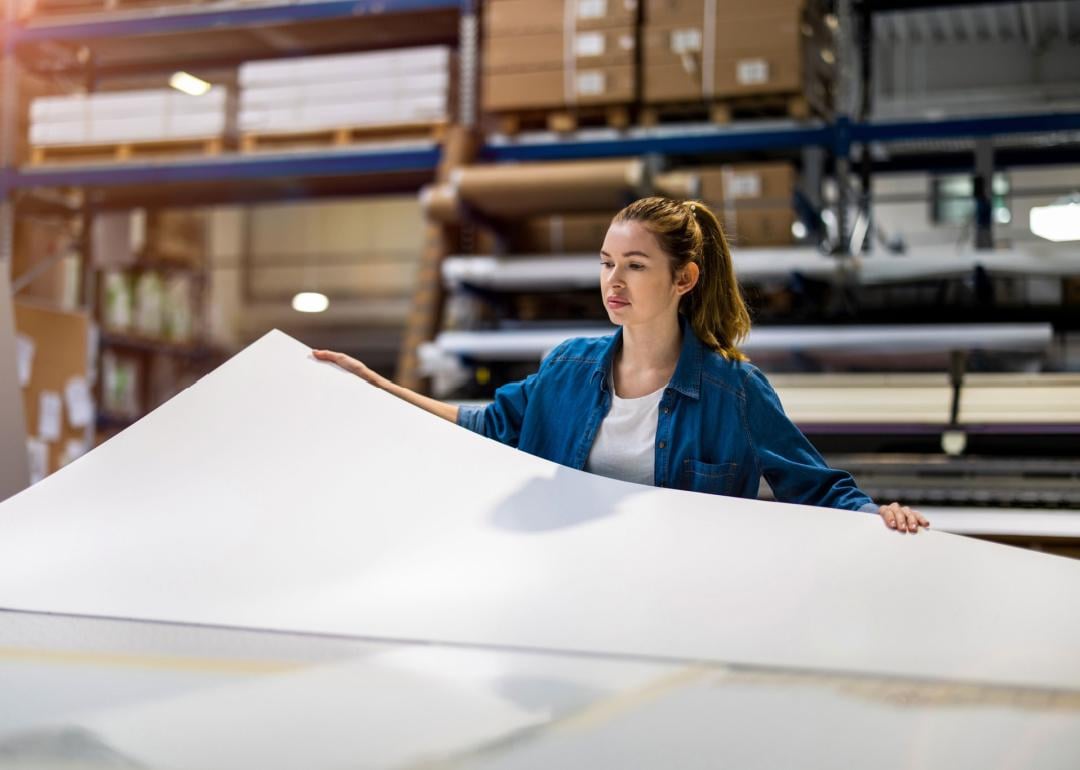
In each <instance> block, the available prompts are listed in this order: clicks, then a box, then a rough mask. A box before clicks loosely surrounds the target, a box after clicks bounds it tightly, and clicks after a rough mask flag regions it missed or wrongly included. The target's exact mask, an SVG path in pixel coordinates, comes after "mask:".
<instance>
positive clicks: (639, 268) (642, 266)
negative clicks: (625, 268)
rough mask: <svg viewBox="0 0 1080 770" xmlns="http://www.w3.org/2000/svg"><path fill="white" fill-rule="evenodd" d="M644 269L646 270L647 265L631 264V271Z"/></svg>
mask: <svg viewBox="0 0 1080 770" xmlns="http://www.w3.org/2000/svg"><path fill="white" fill-rule="evenodd" d="M644 268H645V265H642V264H641V263H639V262H631V263H630V269H631V270H642V269H644Z"/></svg>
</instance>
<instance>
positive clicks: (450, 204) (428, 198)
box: [420, 183, 461, 225]
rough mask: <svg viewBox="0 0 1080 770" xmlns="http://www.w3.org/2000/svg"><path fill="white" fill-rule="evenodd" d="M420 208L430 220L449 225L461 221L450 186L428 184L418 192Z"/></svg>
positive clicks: (454, 192) (456, 198)
mask: <svg viewBox="0 0 1080 770" xmlns="http://www.w3.org/2000/svg"><path fill="white" fill-rule="evenodd" d="M420 208H421V209H423V211H424V216H426V217H427V218H428V219H430V220H434V221H436V222H440V223H442V224H444V225H451V224H455V223H457V222H460V221H461V206H460V202H459V199H458V194H457V190H456V189H455V188H454V186H453V185H452V184H449V183H446V184H430V185H426V186H425V187H423V188H421V190H420Z"/></svg>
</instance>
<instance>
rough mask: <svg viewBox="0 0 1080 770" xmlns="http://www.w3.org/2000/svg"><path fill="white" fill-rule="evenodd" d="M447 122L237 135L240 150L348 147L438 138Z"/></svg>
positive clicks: (254, 132)
mask: <svg viewBox="0 0 1080 770" xmlns="http://www.w3.org/2000/svg"><path fill="white" fill-rule="evenodd" d="M446 127H447V124H446V123H445V122H443V121H438V122H431V121H420V122H416V123H385V124H382V125H377V126H340V127H337V128H321V129H312V130H308V131H281V132H271V131H268V132H265V133H264V132H259V131H251V132H248V133H245V134H242V135H241V136H240V151H241V152H246V153H253V152H267V151H273V150H298V149H312V148H316V149H317V148H326V147H349V146H351V145H356V144H364V143H365V142H378V141H387V140H391V139H425V140H430V141H434V142H438V141H441V140H442V138H443V136H444V134H445V133H446Z"/></svg>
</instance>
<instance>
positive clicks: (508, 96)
mask: <svg viewBox="0 0 1080 770" xmlns="http://www.w3.org/2000/svg"><path fill="white" fill-rule="evenodd" d="M481 87H482V91H483V105H484V109H486V110H489V111H499V110H516V109H544V108H554V107H565V106H573V105H602V104H618V103H620V102H629V101H631V100H632V99H633V98H634V91H635V87H636V80H635V77H634V67H633V66H631V65H617V66H613V67H588V68H579V69H577V70H576V71H575V72H574V73H573V75H572V76H571V77H568V76H567V73H566V71H565V70H564V69H562V68H559V69H553V70H537V71H532V72H514V73H488V74H485V75H484V76H483V78H482V86H481Z"/></svg>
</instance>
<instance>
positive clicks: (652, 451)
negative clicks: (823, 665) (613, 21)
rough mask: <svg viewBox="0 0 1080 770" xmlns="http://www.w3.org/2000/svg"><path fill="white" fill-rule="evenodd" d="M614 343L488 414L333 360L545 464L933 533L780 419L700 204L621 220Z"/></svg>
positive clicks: (664, 202) (612, 238)
mask: <svg viewBox="0 0 1080 770" xmlns="http://www.w3.org/2000/svg"><path fill="white" fill-rule="evenodd" d="M600 286H601V292H602V295H603V299H604V306H605V307H606V309H607V313H608V317H609V318H610V319H611V321H612V323H614V324H615V325H616V326H618V327H619V328H618V329H617V330H616V332H615V333H614V334H613V335H611V336H609V337H601V338H591V339H571V340H567V341H566V342H563V343H562V344H561V345H559V346H558V347H557V348H555V350H553V351H552V352H551V353H550V354H548V356H547V357H546V358H545V359H544V361H543V362H542V363H541V364H540V368H539V370H538V371H537V372H536V373H535V374H532V375H530V376H529V377H527V378H525V379H524V380H522V381H521V382H515V383H510V384H508V385H504V386H503V387H501V388H499V389H498V390H497V391H496V392H495V398H494V401H493V402H492V403H491V404H489V405H488V406H487V407H456V406H451V405H449V404H444V403H442V402H441V401H437V400H435V399H431V398H428V397H426V396H422V395H420V394H418V393H415V392H413V391H411V390H408V389H407V388H403V387H401V386H400V385H396V384H395V383H393V382H391V381H390V380H388V379H386V378H385V377H382V376H380V375H378V374H376V373H375V372H373V371H371V370H370V369H368V368H367V367H366V366H364V364H362V363H361V362H359V361H357V360H356V359H354V358H350V357H349V356H346V355H343V354H341V353H335V352H331V351H326V350H317V351H315V356H316V358H318V359H320V360H323V361H332V362H334V363H336V364H338V365H339V366H341V367H343V368H345V369H347V370H349V371H351V372H353V373H354V374H357V375H358V376H360V377H362V378H363V379H365V380H366V381H368V382H369V383H371V384H372V385H375V386H376V387H379V388H382V389H384V390H386V391H388V392H390V393H392V394H394V395H396V396H398V397H400V398H402V399H404V400H406V401H408V402H410V403H412V404H415V405H417V406H419V407H422V408H423V409H426V410H427V411H429V412H431V413H433V414H436V415H438V416H440V417H443V418H445V419H447V420H452V421H454V422H456V423H457V424H459V425H462V426H464V427H466V428H469V429H470V430H473V431H476V432H477V433H481V434H483V435H485V436H488V437H489V438H494V439H497V440H499V441H501V442H503V443H505V444H509V445H510V446H515V447H517V448H519V449H522V450H524V451H526V452H530V453H531V454H535V455H538V456H540V457H544V458H546V459H548V460H553V461H554V462H558V463H561V464H563V465H568V466H570V467H572V468H578V469H584V470H586V471H590V472H593V473H599V474H602V475H605V476H610V477H613V478H618V479H623V480H625V481H633V482H637V483H641V484H651V485H655V486H660V487H673V488H678V489H689V490H695V491H698V492H709V493H712V494H718V495H730V496H736V497H749V498H756V497H757V493H758V485H759V483H760V479H761V477H762V476H763V475H764V477H765V479H766V480H767V481H768V482H769V485H770V487H771V488H772V490H773V493H774V494H775V496H776V498H777V499H778V500H781V501H783V502H790V503H802V504H805V505H817V506H825V507H830V508H845V509H850V510H857V511H864V512H867V513H875V514H878V515H880V516H881V517H882V519H883V520H884V522H885V524H886V526H888V527H890V528H892V529H895V530H897V531H899V532H910V533H912V534H915V533H917V532H918V530H919V527H928V526H929V522H928V521H927V520H926V519H925V518H924V517H923V516H922V514H920V513H919V512H918V511H915V510H912V509H911V508H909V507H907V506H903V505H900V504H899V503H895V502H894V503H890V504H888V505H882V506H878V505H877V504H875V503H874V502H873V501H872V500H871V499H870V498H869V497H868V496H867V495H866V494H865V493H863V492H862V491H861V490H860V489H859V488H858V487H857V486H856V485H855V481H854V479H852V477H851V475H850V474H849V473H847V472H845V471H842V470H837V469H833V468H830V467H829V466H828V465H827V464H826V463H825V461H824V459H823V458H822V457H821V455H820V454H819V453H818V452H817V450H816V449H815V448H814V447H813V446H812V445H811V444H810V442H809V441H808V440H807V439H806V437H805V436H803V434H802V433H801V432H800V431H799V429H798V428H797V427H796V426H795V425H794V423H792V422H791V420H789V419H788V417H787V416H786V415H785V414H784V411H783V408H782V407H781V405H780V401H779V399H778V398H777V396H776V393H775V391H774V390H773V389H772V386H771V385H769V382H768V381H767V380H766V379H765V376H764V375H763V374H762V373H761V372H760V371H759V370H758V369H757V368H756V367H754V366H752V365H750V364H749V363H748V362H747V358H746V356H745V355H744V354H743V353H742V352H741V351H740V350H739V348H738V344H739V342H740V341H741V340H742V339H743V338H744V337H745V336H746V334H747V332H749V330H750V316H749V314H748V313H747V310H746V306H745V304H744V303H743V299H742V295H741V293H740V291H739V286H738V283H737V281H736V279H735V271H734V266H733V263H732V259H731V252H730V250H729V248H728V244H727V240H726V238H725V237H724V233H723V229H722V228H721V226H720V223H719V222H718V221H717V219H716V216H715V215H714V214H713V213H712V212H711V211H709V209H708V208H707V207H706V206H704V205H703V204H701V203H699V202H696V201H695V202H685V203H684V202H680V201H674V200H669V199H667V198H655V197H654V198H643V199H641V200H639V201H636V202H634V203H632V204H630V205H629V206H627V207H626V208H625V209H623V210H622V211H620V212H619V213H618V214H617V215H616V216H615V218H614V220H612V223H611V227H610V228H609V229H608V232H607V237H606V238H605V239H604V244H603V247H602V249H601V251H600Z"/></svg>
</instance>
